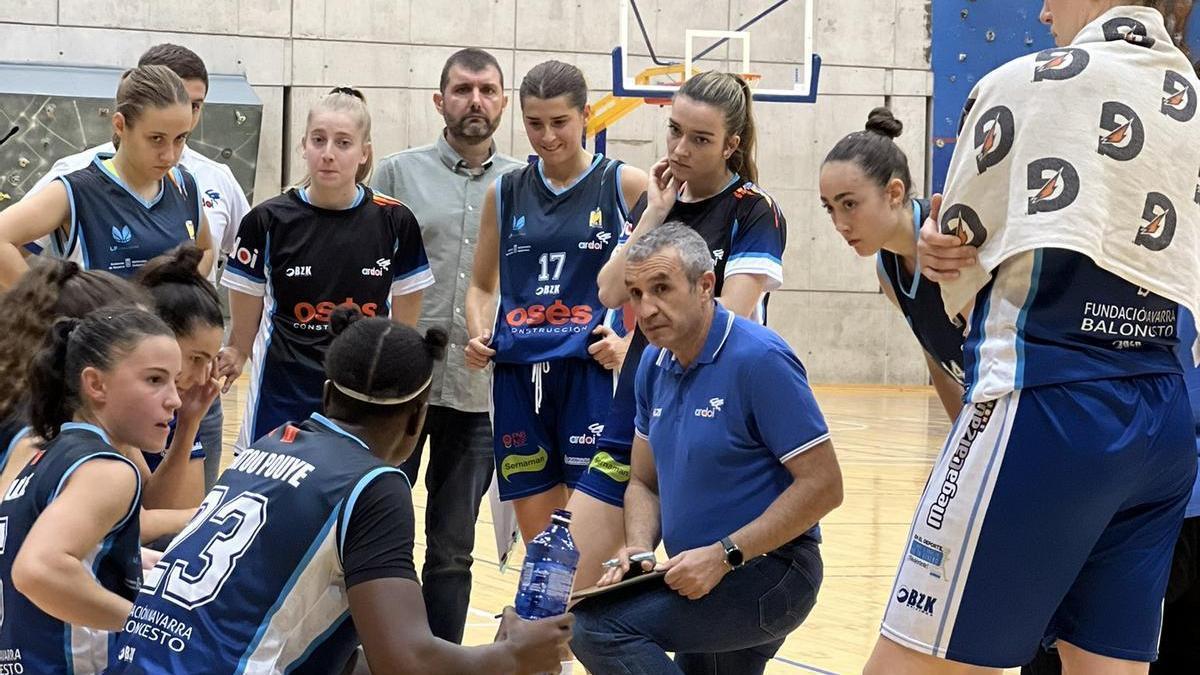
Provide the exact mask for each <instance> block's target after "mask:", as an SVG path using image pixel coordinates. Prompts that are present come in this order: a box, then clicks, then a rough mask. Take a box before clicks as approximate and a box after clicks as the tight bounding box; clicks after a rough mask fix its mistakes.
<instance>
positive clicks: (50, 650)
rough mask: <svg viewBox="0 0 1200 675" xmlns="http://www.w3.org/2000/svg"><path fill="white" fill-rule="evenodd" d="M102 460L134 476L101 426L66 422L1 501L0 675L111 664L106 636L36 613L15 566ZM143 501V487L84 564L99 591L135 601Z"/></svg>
mask: <svg viewBox="0 0 1200 675" xmlns="http://www.w3.org/2000/svg"><path fill="white" fill-rule="evenodd" d="M99 459H103V460H115V461H119V462H124V463H125V464H128V465H129V468H130V469H131V470H133V471H134V473H135V474H136V473H137V468H136V467H135V466H134V465H133V462H131V461H129V460H128V459H126V458H125V457H122V456H121V453H120V452H118V451H117V450H116V449H115V448H113V447H112V446H111V445H110V444H109V442H108V439H107V437H106V436H105V434H104V432H103V431H101V430H100V429H99V428H97V427H94V426H92V425H90V424H76V423H69V424H64V425H63V427H62V432H61V433H59V435H58V436H56V437H55V438H54V440H52V441H50V443H49V444H47V446H46V448H45V450H43V451H41V452H39V453H37V454H35V455H34V456H33V458H32V459H31V460H29V463H28V464H27V465H26V466H25V468H24V469H22V470H21V473H19V474H18V475H17V477H16V478H15V479H13V482H12V484H11V485H9V486H8V489H7V492H5V493H4V501H3V502H0V584H3V595H4V613H3V618H2V620H0V672H8V673H22V672H24V673H47V674H49V673H54V674H56V675H57V674H60V673H68V674H75V673H79V674H82V673H98V672H100V671H101V670H103V668H104V666H105V664H106V662H107V661H108V656H109V651H110V650H109V647H110V644H109V642H110V636H109V634H108V633H106V632H105V631H99V630H90V629H86V628H80V627H75V626H71V625H70V624H66V623H63V622H62V621H59V620H58V619H56V618H54V617H52V616H50V615H49V614H46V613H45V612H43V611H42V610H40V609H38V607H37V606H36V605H34V604H33V603H32V602H30V601H29V600H28V599H27V598H26V597H25V596H24V595H22V594H21V593H19V592H17V590H16V589H15V588H14V587H13V583H12V566H13V560H15V559H16V557H17V552H18V551H19V550H21V544H22V543H24V541H25V536H26V535H27V534H28V533H29V530H30V528H32V527H33V524H34V522H35V521H37V519H38V516H39V515H41V513H42V512H43V511H45V510H46V507H48V506H49V505H50V502H52V501H54V498H55V497H57V496H58V495H59V493H60V492H61V491H62V489H63V486H64V485H65V484H66V482H67V479H68V478H70V476H71V474H72V473H73V472H74V471H75V470H76V469H78V468H79V467H80V466H81V465H83V464H84V463H85V462H89V461H92V460H99ZM141 500H142V494H141V484H140V481H139V484H138V489H137V492H136V493H135V494H134V497H133V501H131V502H130V504H129V510H128V511H127V512H126V514H125V516H124V517H123V518H122V519H121V521H120V522H118V523H117V524H116V525H115V526H114V527H113V529H112V530H111V531H110V532H109V533H108V534H107V535H106V536H105V537H104V539H103V540H102V541H101V542H100V544H99V545H98V546H97V547H96V550H94V551H92V553H91V554H90V555H88V557H87V558H85V559H84V563H85V564H86V565H87V566H88V568H89V569H90V570H91V571H92V573H93V574H94V575H95V576H96V580H97V582H99V584H100V585H101V586H103V587H104V588H105V589H107V590H109V591H111V592H113V593H116V594H117V595H120V596H122V597H124V598H128V599H130V600H132V599H133V597H134V596H135V594H136V593H137V588H138V584H139V583H140V582H141V577H142V562H141V547H140V545H139V542H138V535H139V533H140V530H139V523H138V518H137V514H138V509H139V507H140V505H141ZM18 664H19V668H18Z"/></svg>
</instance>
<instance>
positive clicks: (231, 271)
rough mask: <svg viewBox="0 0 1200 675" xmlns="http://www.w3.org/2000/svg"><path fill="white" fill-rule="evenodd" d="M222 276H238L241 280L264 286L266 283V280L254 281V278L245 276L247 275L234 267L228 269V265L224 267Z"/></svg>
mask: <svg viewBox="0 0 1200 675" xmlns="http://www.w3.org/2000/svg"><path fill="white" fill-rule="evenodd" d="M222 274H233V275H234V276H239V277H241V278H243V279H245V280H246V281H250V282H253V283H255V284H265V283H267V280H266V279H255V278H254V277H252V276H250V275H249V274H247V273H245V272H243V271H242V270H239V269H238V268H236V267H230V266H228V265H226V266H225V271H224V272H222ZM234 290H237V289H234Z"/></svg>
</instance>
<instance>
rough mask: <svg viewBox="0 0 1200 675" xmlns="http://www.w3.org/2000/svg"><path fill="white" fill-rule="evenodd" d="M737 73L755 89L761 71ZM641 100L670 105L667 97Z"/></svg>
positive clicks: (677, 85) (751, 88) (673, 83)
mask: <svg viewBox="0 0 1200 675" xmlns="http://www.w3.org/2000/svg"><path fill="white" fill-rule="evenodd" d="M697 74H698V73H697ZM737 75H738V77H740V78H742V80H743V81H745V82H746V84H747V86H749V87H750V90H751V91H754V90H755V89H757V88H758V83H759V81H760V80H762V73H738V74H737ZM692 77H695V75H693V76H692ZM671 84H672V85H673V86H675V87H680V86H683V82H682V81H678V82H677V81H674V80H672V82H671ZM642 101H643V102H645V103H646V104H647V105H657V106H664V105H671V99H669V98H658V97H655V98H646V97H643V98H642Z"/></svg>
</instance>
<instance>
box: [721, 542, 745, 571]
mask: <svg viewBox="0 0 1200 675" xmlns="http://www.w3.org/2000/svg"><path fill="white" fill-rule="evenodd" d="M721 547H722V548H724V549H725V564H727V565H729V567H731V568H732V569H735V570H736V569H737V568H739V567H741V566H742V565H744V564H746V556H745V555H743V554H742V549H740V548H738V545H737V544H735V543H733V540H732V539H730V538H729V537H721Z"/></svg>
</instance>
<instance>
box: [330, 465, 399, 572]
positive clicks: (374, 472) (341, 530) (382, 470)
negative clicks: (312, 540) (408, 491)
mask: <svg viewBox="0 0 1200 675" xmlns="http://www.w3.org/2000/svg"><path fill="white" fill-rule="evenodd" d="M387 473H398V474H400V475H401V476H404V482H406V483H407V482H408V475H407V474H405V473H404V472H403V471H401V470H400V469H398V468H396V467H394V466H381V467H377V468H374V469H371V470H370V471H368V472H367V473H365V474H363V476H362V477H361V478H359V479H358V482H357V483H355V484H354V489H352V490H351V491H350V495H349V496H347V497H346V498H345V499H343V500H342V502H341V503H340V504H339V505H338V512H337V554H338V564H339V565H344V564H345V561H344V559H343V557H342V549H343V547H344V546H345V545H346V534H347V533H348V532H349V531H350V518H351V517H352V516H353V515H354V504H355V502H357V501H358V498H359V496H360V495H362V493H363V490H366V489H367V486H368V485H370V484H371V483H372V482H373V481H374V480H375V479H376V478H379V477H380V476H382V475H384V474H387ZM410 487H411V485H410Z"/></svg>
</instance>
